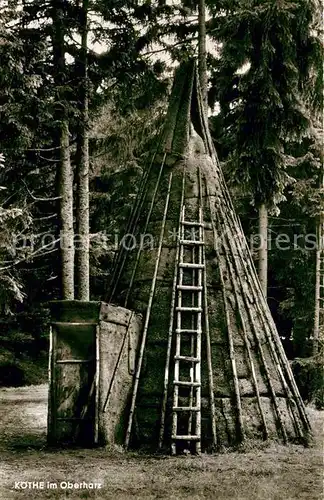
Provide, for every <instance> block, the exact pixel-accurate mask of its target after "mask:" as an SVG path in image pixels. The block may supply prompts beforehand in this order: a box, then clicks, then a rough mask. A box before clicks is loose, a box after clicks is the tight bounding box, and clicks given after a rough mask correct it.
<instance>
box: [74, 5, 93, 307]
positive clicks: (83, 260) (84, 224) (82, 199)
mask: <svg viewBox="0 0 324 500" xmlns="http://www.w3.org/2000/svg"><path fill="white" fill-rule="evenodd" d="M87 17H88V0H83V4H82V15H81V51H80V63H79V76H80V78H79V85H80V111H81V117H80V128H79V131H78V153H77V202H76V230H77V234H78V245H77V248H76V280H77V290H78V292H77V293H78V295H77V297H78V299H79V300H90V282H89V136H88V121H89V112H88V80H87V76H88V75H87V52H88V49H87V43H88V23H87Z"/></svg>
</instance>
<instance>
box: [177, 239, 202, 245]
mask: <svg viewBox="0 0 324 500" xmlns="http://www.w3.org/2000/svg"><path fill="white" fill-rule="evenodd" d="M180 245H190V246H191V245H204V242H203V241H201V240H180Z"/></svg>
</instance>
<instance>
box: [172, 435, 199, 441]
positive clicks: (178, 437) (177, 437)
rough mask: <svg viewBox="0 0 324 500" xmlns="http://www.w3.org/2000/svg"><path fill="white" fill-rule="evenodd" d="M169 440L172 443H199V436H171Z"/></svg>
mask: <svg viewBox="0 0 324 500" xmlns="http://www.w3.org/2000/svg"><path fill="white" fill-rule="evenodd" d="M171 439H172V440H173V441H178V440H184V441H200V436H177V435H173V436H172V438H171Z"/></svg>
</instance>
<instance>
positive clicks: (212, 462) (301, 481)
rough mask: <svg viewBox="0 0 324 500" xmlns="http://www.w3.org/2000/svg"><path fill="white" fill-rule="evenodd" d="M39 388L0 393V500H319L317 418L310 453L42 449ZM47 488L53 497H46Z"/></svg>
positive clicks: (43, 393)
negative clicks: (24, 485)
mask: <svg viewBox="0 0 324 500" xmlns="http://www.w3.org/2000/svg"><path fill="white" fill-rule="evenodd" d="M46 411H47V386H46V385H40V386H31V387H22V388H9V389H0V434H1V437H0V450H1V465H0V499H1V500H2V499H3V500H11V499H13V500H16V499H27V500H32V499H33V500H34V499H36V500H38V499H39V500H43V499H47V498H49V499H61V498H62V499H65V498H69V499H74V500H76V499H87V498H97V499H114V500H125V499H133V498H134V499H140V498H141V499H142V498H144V499H147V500H148V499H169V500H173V499H174V500H177V499H190V500H191V499H192V500H198V499H220V500H296V499H297V500H299V499H304V500H306V499H307V500H317V499H322V498H323V482H322V472H323V413H321V412H319V411H316V410H314V409H311V408H309V409H308V412H309V415H310V418H311V420H312V422H313V427H314V431H315V441H316V442H315V445H314V447H311V448H303V447H301V446H289V447H284V446H281V445H271V446H270V447H268V448H265V449H263V450H251V451H248V452H245V453H242V452H240V453H239V452H235V453H224V454H219V455H215V456H207V455H202V456H201V457H179V458H173V457H165V456H163V457H160V456H144V455H139V454H134V453H127V454H126V453H122V452H111V451H107V450H103V449H93V450H83V449H82V450H81V449H76V450H49V449H47V448H46ZM15 481H44V482H45V489H44V490H38V489H25V490H18V489H15V488H14V486H15ZM47 481H50V482H52V483H56V484H57V485H58V489H55V490H53V489H46V483H47ZM61 481H70V482H72V483H76V482H83V481H85V482H97V483H101V484H102V488H101V489H100V490H87V489H81V490H77V489H73V490H65V489H61V488H60V482H61Z"/></svg>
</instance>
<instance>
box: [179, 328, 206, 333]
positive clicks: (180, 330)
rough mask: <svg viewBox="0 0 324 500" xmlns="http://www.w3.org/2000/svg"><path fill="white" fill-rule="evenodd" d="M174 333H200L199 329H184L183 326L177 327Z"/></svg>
mask: <svg viewBox="0 0 324 500" xmlns="http://www.w3.org/2000/svg"><path fill="white" fill-rule="evenodd" d="M176 333H193V334H195V333H196V334H198V333H202V331H201V330H189V329H185V328H177V329H176Z"/></svg>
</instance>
